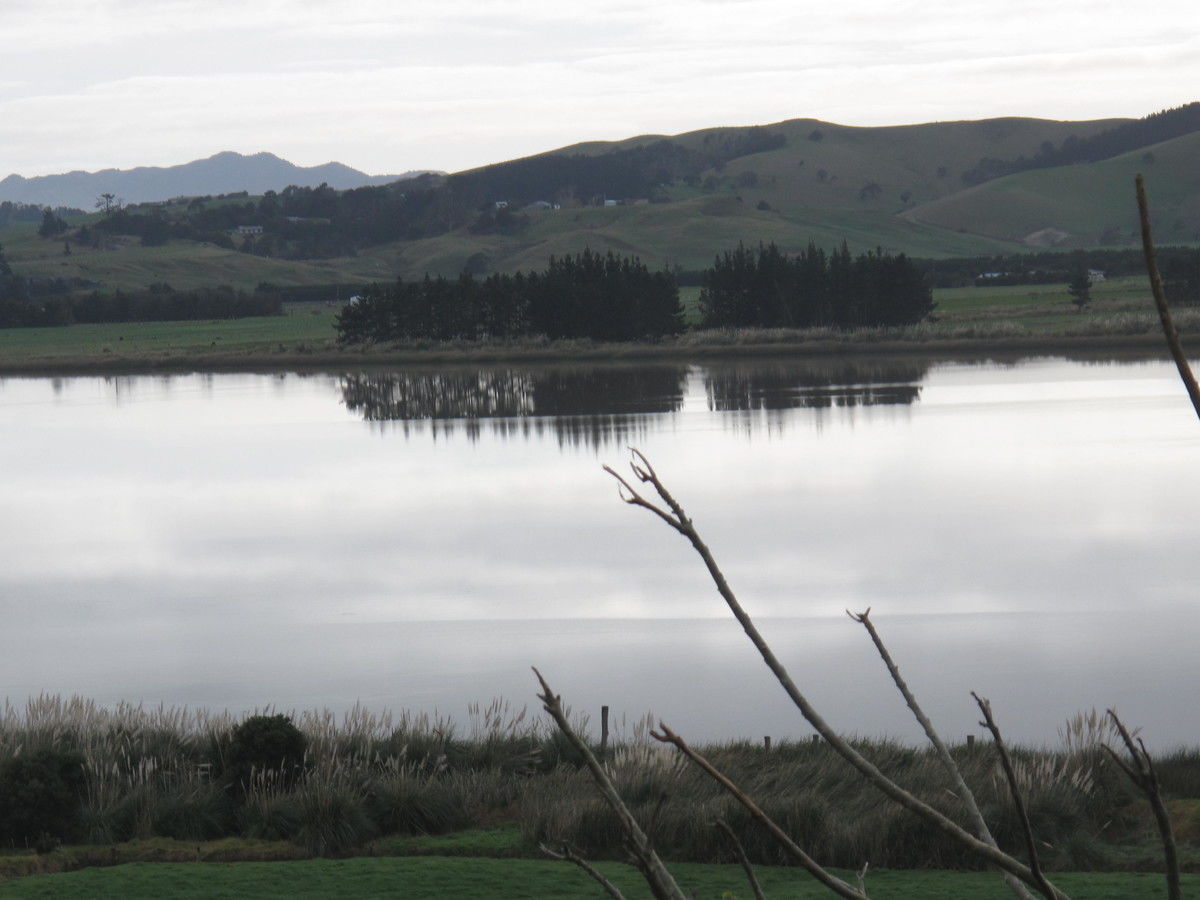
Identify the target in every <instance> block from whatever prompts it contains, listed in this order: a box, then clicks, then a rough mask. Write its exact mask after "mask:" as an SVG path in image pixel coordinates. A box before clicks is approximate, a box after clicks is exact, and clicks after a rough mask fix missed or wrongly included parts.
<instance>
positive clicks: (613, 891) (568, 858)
mask: <svg viewBox="0 0 1200 900" xmlns="http://www.w3.org/2000/svg"><path fill="white" fill-rule="evenodd" d="M538 849H539V850H541V851H542V852H543V853H545V854H546V855H547V856H549V857H550V858H551V859H559V860H563V861H565V862H569V863H574V864H575V865H577V866H579V868H581V869H583V871H584V872H586V873H587V874H588V875H589V876H591V877H592V878H593V879H595V880H596V881H597V882H599V884H600V887H602V888H604V890H605V892H606V893H607V894H608V896H610V897H612V898H613V900H625V895H624V894H622V893H621V892H620V891H619V890H618V889H617V886H616V885H615V884H613V883H612V882H611V881H609V880H608V879H607V878H605V877H604V876H603V875H602V874H601V873H600V872H599V871H598V870H597V869H596V868H595V866H593V865H592V864H591V863H589V862H588V861H587V860H586V859H584V858H583V857H582V856H580V855H579V854H578V853H576V852H575V851H574V850H572V849H571V848H570V847H569V846H567V844H566V843H565V842H564V843H563V845H562V852H561V853H556V852H555V851H553V850H551V849H550V848H549V847H547V846H546V845H545V844H538Z"/></svg>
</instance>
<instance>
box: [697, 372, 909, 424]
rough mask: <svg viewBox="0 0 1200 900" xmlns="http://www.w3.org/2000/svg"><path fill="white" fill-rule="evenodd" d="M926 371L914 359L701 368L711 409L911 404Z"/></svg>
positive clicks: (814, 407) (821, 407)
mask: <svg viewBox="0 0 1200 900" xmlns="http://www.w3.org/2000/svg"><path fill="white" fill-rule="evenodd" d="M928 371H929V365H928V363H925V362H923V361H919V360H913V361H907V360H904V361H897V360H878V361H872V360H864V361H853V362H851V361H821V362H814V363H807V364H805V365H799V366H798V365H796V364H794V363H779V364H776V365H763V364H754V365H730V366H716V367H713V368H710V369H708V370H707V371H706V373H705V378H704V388H705V392H706V393H707V395H708V408H709V409H711V410H712V411H714V412H734V411H737V412H747V411H757V410H786V409H829V408H831V407H855V406H898V405H904V406H907V405H910V404H912V403H915V402H916V401H917V400H919V399H920V396H921V381H922V380H923V379H924V378H925V375H926V374H927V373H928Z"/></svg>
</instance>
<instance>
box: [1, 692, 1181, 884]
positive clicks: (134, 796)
mask: <svg viewBox="0 0 1200 900" xmlns="http://www.w3.org/2000/svg"><path fill="white" fill-rule="evenodd" d="M575 719H576V721H577V722H578V727H579V728H580V730H581V731H584V732H586V725H587V723H586V721H585V720H584V719H583V717H580V716H576V717H575ZM294 721H295V724H296V725H297V727H298V728H299V729H300V731H301V732H302V733H303V734H304V736H305V738H306V739H307V742H308V749H307V753H306V756H305V759H304V764H303V776H302V777H301V778H299V779H295V778H289V777H284V775H283V773H280V772H276V771H273V770H271V769H266V770H256V771H254V772H253V774H252V776H251V778H250V780H249V783H248V784H247V785H245V788H244V790H238V791H234V790H231V789H230V786H229V784H227V783H226V781H225V780H224V779H223V773H224V758H223V757H224V753H225V752H226V750H227V748H228V745H229V740H230V735H231V732H232V731H233V729H234V727H235V725H237V724H238V723H237V721H235V719H234V718H233V717H232V716H230V715H228V714H225V713H209V712H205V711H201V710H187V709H181V708H173V707H161V706H160V707H153V708H144V707H141V706H135V705H132V704H120V705H118V706H116V707H115V708H111V709H110V708H105V707H101V706H98V705H97V704H95V703H93V702H91V701H89V700H85V699H82V698H78V697H73V698H62V697H56V696H45V695H44V696H41V697H36V698H33V699H31V700H30V701H29V702H28V703H27V704H26V705H25V706H24V707H23V708H18V707H14V706H12V705H11V704H6V705H5V706H4V707H3V715H2V716H0V764H2V763H3V762H4V761H5V760H7V759H10V758H12V757H16V756H20V755H22V754H27V753H33V752H36V751H39V750H70V751H77V752H79V753H80V754H81V755H82V756H83V758H84V760H85V775H86V789H85V791H84V795H83V796H82V797H80V806H81V816H80V822H81V825H80V833H79V834H76V835H71V836H69V837H70V838H72V839H75V840H84V841H87V842H92V843H109V842H116V841H122V840H128V839H132V838H149V837H156V836H158V837H171V838H177V839H184V840H203V839H208V838H216V837H221V836H234V835H240V836H242V837H247V838H262V839H272V840H288V841H292V842H293V843H295V844H297V845H298V846H299V847H301V848H303V849H304V850H305V851H307V852H308V853H311V854H315V855H342V854H346V853H349V852H352V851H353V850H354V849H355V848H358V847H361V846H363V845H364V843H366V842H368V841H370V840H371V839H372V838H374V837H376V836H381V835H389V834H416V835H421V834H438V833H445V832H449V831H454V830H458V829H462V828H465V827H471V826H490V825H494V824H496V823H497V822H501V821H515V822H517V823H519V826H520V829H521V833H522V835H523V837H524V839H525V841H526V844H527V847H528V848H529V850H530V852H533V849H534V848H535V847H536V844H537V842H539V841H544V840H555V841H558V840H564V839H565V840H569V841H571V842H572V843H574V844H576V845H577V846H579V847H581V848H583V849H584V850H585V852H587V853H589V854H591V855H593V856H597V857H604V856H610V857H620V856H621V854H622V847H621V841H622V834H621V830H620V828H619V826H618V824H617V822H616V820H615V819H614V817H613V815H612V813H611V811H610V810H609V808H608V807H607V806H606V805H604V804H603V803H602V802H601V801H600V799H599V798H598V796H597V794H596V791H595V787H594V784H593V783H592V780H591V779H590V777H589V776H588V775H587V773H586V772H585V771H582V770H581V769H580V768H579V767H578V763H579V761H578V760H576V759H575V758H574V757H573V754H572V753H570V752H568V748H567V746H566V745H565V744H564V743H563V742H562V740H561V738H560V736H559V734H558V732H557V731H555V730H551V729H549V728H547V727H546V725H545V723H543V722H542V721H541V720H540V719H536V718H532V717H529V716H528V715H527V714H526V711H525V710H524V709H514V708H512V707H510V706H509V705H508V704H507V703H505V702H503V701H493V702H492V703H490V704H487V705H475V706H472V707H471V709H470V712H469V716H468V722H467V726H466V728H465V729H464V730H463V731H462V732H461V733H460V732H459V731H458V730H457V728H456V726H455V723H453V722H451V721H449V720H446V719H440V718H431V717H429V716H426V715H409V714H407V713H403V714H400V715H393V714H390V713H374V712H371V711H369V710H367V709H365V708H362V707H355V708H353V709H351V710H349V711H348V712H346V713H343V714H341V715H335V714H334V713H332V712H329V711H327V710H321V711H308V712H304V713H301V714H299V715H297V716H295V717H294ZM648 722H649V719H646V720H642V721H639V722H635V723H634V724H633V726H632V727H631V728H628V729H626V728H623V727H619V728H618V729H617V734H616V740H615V742H614V743H613V745H612V746H611V747H610V753H609V755H608V763H607V764H608V766H609V768H610V770H611V773H612V776H613V780H614V782H615V784H616V785H617V787H618V789H619V790H620V792H621V794H622V795H623V796H624V797H625V799H626V801H627V802H628V803H629V805H630V806H631V808H632V809H633V810H634V812H635V814H637V815H638V816H639V817H640V818H641V820H642V821H643V822H644V823H646V827H647V828H648V830H650V831H651V832H652V837H653V840H654V842H655V846H656V847H657V848H658V849H659V850H660V852H661V853H662V854H663V855H664V856H666V857H669V858H675V859H685V860H696V861H732V856H731V853H730V848H729V846H728V844H727V843H726V842H725V840H724V839H723V838H722V836H721V835H720V834H719V833H718V831H717V830H716V829H715V828H714V827H713V822H714V820H715V819H716V818H718V817H721V818H724V819H725V820H726V821H727V822H729V823H730V824H731V825H732V826H733V827H734V828H735V829H736V830H737V831H738V832H739V834H740V836H741V840H742V842H743V843H744V845H745V847H746V850H747V852H748V853H749V855H750V856H751V858H752V859H755V860H757V861H759V862H763V863H786V862H787V861H788V860H786V859H785V858H784V856H783V855H782V854H781V853H780V851H779V849H778V848H777V847H776V846H775V845H774V843H773V842H772V841H771V840H770V839H769V837H768V836H767V835H766V834H765V832H763V831H762V830H761V829H759V828H758V826H756V825H755V824H753V823H752V822H751V820H750V819H749V817H748V816H747V814H746V813H745V812H744V811H743V810H742V809H741V808H740V807H738V806H737V805H736V804H734V803H733V801H732V800H730V799H729V798H728V797H727V796H726V795H725V794H724V793H722V791H721V790H720V789H719V788H718V787H717V786H716V785H715V784H713V783H712V782H711V781H710V780H708V779H707V778H705V777H704V776H703V775H702V774H701V773H699V772H697V771H696V770H695V769H693V768H691V767H689V766H687V765H685V762H684V760H683V759H682V758H681V757H680V756H679V755H678V754H677V753H676V752H675V751H674V750H673V749H670V748H667V747H665V746H664V745H662V744H659V743H657V742H654V741H652V740H651V739H650V738H649V737H648V727H647V726H648ZM1059 738H1060V746H1058V747H1057V748H1054V749H1044V748H1043V749H1034V748H1021V747H1017V748H1014V749H1013V757H1014V766H1015V769H1016V772H1017V778H1018V781H1019V782H1020V784H1021V787H1022V788H1023V789H1024V791H1025V792H1026V796H1027V798H1028V800H1027V803H1028V807H1029V811H1030V817H1031V819H1032V821H1033V825H1034V828H1035V831H1036V833H1037V835H1038V837H1039V839H1040V840H1041V841H1042V842H1043V843H1044V845H1045V850H1044V852H1045V854H1046V857H1047V858H1048V860H1049V863H1050V864H1051V865H1055V866H1059V867H1067V868H1080V867H1083V868H1103V867H1106V866H1110V867H1119V866H1121V865H1124V863H1123V862H1122V855H1121V851H1120V846H1119V845H1120V844H1121V843H1122V842H1128V841H1131V840H1136V839H1137V835H1138V834H1139V831H1138V829H1139V828H1140V827H1141V826H1142V824H1144V819H1143V818H1141V817H1139V815H1138V814H1137V813H1136V810H1137V808H1138V807H1137V804H1136V803H1135V802H1134V798H1133V797H1132V795H1131V794H1130V791H1129V789H1128V787H1127V786H1126V784H1125V782H1124V779H1123V778H1121V777H1120V774H1119V773H1118V772H1116V771H1115V770H1114V768H1113V767H1112V765H1111V763H1109V761H1108V760H1107V757H1106V754H1105V753H1104V752H1103V750H1102V749H1101V748H1100V744H1101V743H1104V742H1109V743H1111V738H1112V734H1111V733H1110V730H1109V727H1108V725H1107V723H1106V721H1105V720H1104V719H1103V717H1102V716H1099V715H1098V714H1096V713H1095V712H1092V713H1087V714H1080V715H1079V716H1076V717H1075V718H1074V719H1072V720H1071V721H1070V722H1068V723H1066V725H1064V727H1063V729H1061V730H1060V734H1059ZM857 743H858V746H859V748H860V749H861V751H862V752H863V753H864V754H866V755H867V756H868V757H869V758H871V759H872V760H873V761H874V762H875V763H876V764H877V765H879V766H880V767H881V768H882V769H884V770H885V771H887V772H888V773H889V774H890V775H892V777H894V778H896V779H897V780H898V781H899V782H900V783H901V784H903V785H905V786H906V787H909V788H910V789H912V790H913V791H915V792H916V793H917V794H918V795H920V796H921V797H922V798H924V799H925V800H926V801H928V802H929V803H931V804H933V805H935V806H937V807H938V808H940V809H942V810H943V811H944V812H946V813H947V814H948V815H951V816H958V815H959V813H960V811H961V810H960V808H959V804H958V802H957V800H956V798H954V797H953V796H951V795H950V794H949V793H947V791H946V789H945V786H944V785H945V780H944V777H943V772H942V769H941V766H940V764H939V763H938V761H937V759H936V758H935V757H934V755H933V753H932V752H930V751H927V750H925V749H923V748H914V747H910V746H906V745H904V744H900V743H897V742H894V741H886V740H860V741H858V742H857ZM702 752H703V753H704V754H705V755H707V756H708V757H709V758H710V759H711V760H712V761H713V762H714V763H715V764H716V765H717V766H718V767H719V768H721V769H722V770H723V771H725V772H726V773H728V774H729V776H730V777H731V778H732V779H733V780H734V781H735V782H736V783H738V784H739V785H740V786H741V787H742V788H743V789H745V790H746V791H747V792H748V793H749V794H750V795H751V796H753V797H756V798H758V800H759V802H760V803H761V804H762V805H763V807H764V809H765V810H766V811H767V812H768V813H769V814H770V815H771V816H772V817H773V818H775V819H776V821H778V822H780V823H781V824H782V825H783V826H784V827H785V828H787V829H788V830H789V832H790V833H791V834H792V835H793V836H795V837H796V839H797V840H798V841H799V842H800V844H801V845H802V846H804V847H805V848H806V849H807V850H808V851H809V852H811V853H812V854H813V855H814V856H816V857H818V858H820V859H822V860H823V861H825V862H827V863H828V864H831V865H839V866H848V867H850V866H861V865H862V863H863V862H864V861H869V862H870V863H871V864H872V865H873V866H890V867H953V868H973V867H975V866H976V865H977V863H976V861H975V860H974V859H973V858H971V857H969V856H967V855H965V854H964V853H963V852H962V851H961V850H960V849H959V847H958V846H957V845H956V844H951V843H950V842H948V841H947V840H945V839H944V838H943V837H942V836H941V834H940V833H938V832H936V831H934V830H933V829H930V828H928V827H926V826H924V825H922V824H921V823H920V822H918V821H917V820H916V819H914V818H912V817H910V816H908V815H906V814H905V813H904V812H902V811H900V810H898V809H896V808H894V807H893V806H891V805H890V804H885V803H882V802H880V800H879V798H878V796H877V795H876V794H875V793H874V792H872V791H871V790H870V789H869V788H867V787H865V786H864V785H863V784H862V783H861V782H860V780H859V778H858V777H857V776H856V775H855V773H853V772H852V771H851V770H849V769H848V767H847V766H846V765H845V763H844V762H843V761H842V760H841V759H840V758H839V757H837V756H836V754H834V753H833V752H832V751H831V750H830V749H829V748H828V747H827V746H826V745H824V744H823V743H813V742H810V741H804V742H783V743H780V744H777V745H775V746H774V747H772V748H771V749H770V750H767V749H765V748H764V747H762V746H760V745H756V744H750V743H747V742H728V743H722V744H715V745H710V746H708V747H705V748H702ZM953 752H954V754H955V755H956V757H957V758H958V760H959V762H960V764H961V766H962V768H963V774H964V777H965V778H966V780H967V782H968V784H970V786H971V788H972V790H974V791H975V792H976V795H977V797H978V799H979V803H980V806H981V807H982V809H983V811H984V814H985V816H986V817H987V818H988V821H989V823H990V824H991V825H992V827H993V830H994V832H995V834H996V836H997V839H998V840H999V841H1000V844H1001V846H1002V847H1005V848H1006V849H1009V850H1018V849H1019V848H1020V847H1021V846H1022V837H1021V833H1020V825H1019V822H1018V821H1017V820H1016V818H1015V816H1014V814H1013V812H1012V810H1011V804H1010V802H1009V799H1008V791H1007V786H1006V784H1005V782H1004V779H1003V776H1002V774H1001V772H1000V770H999V768H998V766H997V761H996V758H995V755H994V753H993V752H992V750H991V748H990V747H988V746H976V747H965V746H960V747H957V748H954V749H953ZM1159 772H1160V777H1161V778H1162V781H1163V784H1164V786H1165V788H1166V790H1167V792H1168V793H1169V794H1170V795H1171V796H1172V797H1174V798H1176V799H1179V798H1200V750H1197V749H1187V750H1179V751H1176V752H1174V753H1171V754H1167V755H1166V756H1164V757H1163V758H1162V760H1161V761H1160V763H1159ZM1193 805H1194V804H1193ZM1189 808H1190V807H1189ZM36 837H37V836H30V837H29V838H28V841H27V842H28V843H30V844H32V843H33V841H34V840H35V839H36Z"/></svg>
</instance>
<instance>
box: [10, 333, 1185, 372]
mask: <svg viewBox="0 0 1200 900" xmlns="http://www.w3.org/2000/svg"><path fill="white" fill-rule="evenodd" d="M1063 355H1065V356H1070V355H1080V356H1084V357H1093V358H1095V357H1100V358H1111V359H1119V358H1122V357H1133V358H1159V357H1161V358H1164V359H1166V358H1169V351H1168V349H1167V347H1166V344H1165V342H1164V340H1163V337H1162V334H1161V333H1158V332H1149V333H1142V334H1128V335H1086V336H1074V337H1072V336H1057V335H1054V336H1049V335H1047V336H1032V335H1031V336H1028V337H1002V338H945V339H938V338H931V339H929V340H921V341H911V340H883V339H874V338H864V337H850V338H847V339H845V340H786V339H781V340H778V341H770V340H754V341H750V342H745V343H735V342H732V341H731V342H729V343H680V342H672V343H663V344H594V345H588V346H579V345H578V344H567V343H563V344H559V345H554V344H550V345H546V346H537V347H535V346H503V345H485V346H479V347H462V346H453V347H434V348H395V347H392V348H373V349H368V350H362V349H357V350H356V349H347V350H305V349H287V350H278V351H242V352H239V351H230V352H226V353H177V354H170V353H162V354H155V355H150V354H140V355H136V356H134V355H130V356H122V355H117V354H108V353H106V354H103V355H100V354H89V355H80V356H67V355H63V356H48V357H33V358H26V359H0V375H29V376H39V375H40V376H52V375H113V374H141V373H154V372H173V373H179V372H256V371H271V372H278V371H297V370H299V371H313V370H324V371H328V370H339V369H343V370H344V369H364V368H384V367H400V366H403V367H414V366H415V367H421V366H434V367H448V366H456V365H458V366H463V365H485V366H486V365H495V364H506V363H507V364H517V365H525V364H530V365H540V364H547V363H552V364H572V363H587V364H609V363H622V362H636V363H654V362H680V361H696V362H702V361H706V360H721V359H745V358H759V359H771V358H776V359H814V360H816V359H832V358H838V357H871V356H890V357H937V358H948V359H954V358H961V359H967V360H984V359H991V358H1003V359H1014V358H1025V357H1030V356H1063Z"/></svg>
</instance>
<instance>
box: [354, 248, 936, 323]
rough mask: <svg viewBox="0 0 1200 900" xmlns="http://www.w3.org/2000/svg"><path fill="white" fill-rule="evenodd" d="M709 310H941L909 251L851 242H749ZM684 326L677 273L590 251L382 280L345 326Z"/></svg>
mask: <svg viewBox="0 0 1200 900" xmlns="http://www.w3.org/2000/svg"><path fill="white" fill-rule="evenodd" d="M700 304H701V308H702V310H703V324H704V325H705V326H706V327H779V326H788V327H794V328H807V327H814V326H822V325H824V326H831V327H835V328H854V327H860V326H876V325H906V324H911V323H913V322H918V321H920V320H921V319H923V318H924V317H925V316H926V315H928V313H929V312H930V311H931V310H932V309H933V300H932V294H931V291H930V289H929V287H928V285H927V284H926V283H925V281H924V279H923V277H922V275H921V273H920V271H919V270H917V268H916V267H915V266H914V265H913V264H912V262H911V261H909V260H908V259H907V258H906V257H905V256H904V255H903V254H901V255H899V256H893V255H890V254H887V253H884V252H883V251H881V250H880V251H875V252H871V253H865V254H861V255H860V256H858V257H852V256H851V255H850V251H849V249H847V247H846V246H845V244H843V245H842V247H841V248H839V249H838V250H836V251H834V252H833V253H829V254H826V253H825V251H823V250H821V249H819V248H817V247H815V246H814V245H810V246H809V248H808V250H806V251H804V252H802V253H800V254H798V255H797V256H795V257H790V256H788V255H786V254H784V253H782V252H781V251H780V250H779V248H778V247H776V246H775V245H774V244H769V245H765V246H762V245H760V246H759V247H758V249H757V250H751V249H749V248H747V247H745V246H744V245H739V246H738V248H737V249H736V250H733V251H730V252H727V253H725V254H723V255H722V256H720V257H718V258H717V260H716V262H715V263H714V265H713V267H712V268H711V269H709V270H707V271H706V272H705V273H704V288H703V290H702V292H701V297H700ZM682 330H683V315H682V308H681V306H680V302H679V288H678V285H677V283H676V281H675V277H674V275H673V274H672V273H670V272H666V271H661V272H651V271H650V270H649V269H648V268H647V267H646V265H645V264H644V263H642V262H641V261H640V260H638V259H636V258H628V257H619V256H616V255H615V254H613V253H612V252H609V253H607V254H604V255H601V254H599V253H594V252H592V251H591V250H585V251H584V252H583V253H580V254H577V255H575V256H564V257H561V258H554V257H551V259H550V262H549V265H548V267H547V268H546V270H545V271H542V272H530V273H522V272H518V273H516V274H514V275H502V274H495V275H490V276H488V277H487V278H485V279H482V280H480V279H477V278H475V277H474V276H473V275H472V274H470V273H469V272H464V273H463V274H462V275H460V276H459V277H458V278H457V279H455V280H449V279H446V278H443V277H438V278H431V277H429V276H426V277H425V279H424V280H421V281H410V282H405V281H403V280H397V281H396V282H394V283H393V284H388V285H375V286H372V287H371V288H368V289H367V290H366V291H365V292H364V293H363V295H362V296H361V297H359V298H357V299H356V300H355V301H354V302H352V303H350V304H348V305H347V306H346V307H344V308H343V309H342V311H341V312H340V313H339V315H338V319H337V333H338V338H339V340H340V341H342V342H343V343H361V342H368V341H389V340H439V341H447V340H478V339H481V338H486V337H491V338H511V337H522V336H529V335H544V336H545V337H548V338H553V339H564V338H566V339H569V338H590V339H593V340H602V341H629V340H638V339H646V338H650V339H656V338H660V337H664V336H666V335H672V334H678V333H679V332H680V331H682Z"/></svg>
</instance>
